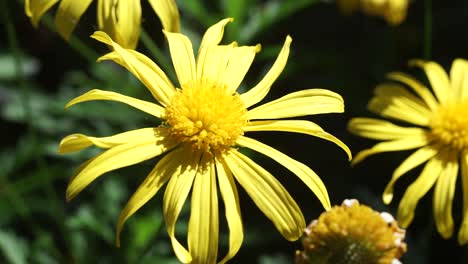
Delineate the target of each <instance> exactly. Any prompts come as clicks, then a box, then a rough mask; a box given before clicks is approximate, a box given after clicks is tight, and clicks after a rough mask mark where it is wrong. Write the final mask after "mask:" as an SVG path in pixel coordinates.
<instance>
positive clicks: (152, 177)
mask: <svg viewBox="0 0 468 264" xmlns="http://www.w3.org/2000/svg"><path fill="white" fill-rule="evenodd" d="M179 153H180V149H176V150H174V151H172V152H170V153H168V154H167V155H166V156H164V157H163V158H162V159H161V160H160V161H158V163H157V164H156V166H154V168H153V170H151V172H150V173H149V174H148V176H147V177H146V178H145V180H144V181H143V183H141V184H140V186H139V187H138V189H137V190H136V192H135V193H134V194H133V195H132V197H131V198H130V200H128V202H127V204H126V205H125V207H124V209H123V210H122V212H121V213H120V216H119V221H118V223H117V230H116V237H115V243H116V245H117V246H118V247H119V246H120V232H121V231H122V228H123V225H124V223H125V221H127V219H128V218H130V216H132V215H133V214H134V213H135V212H136V211H138V209H140V208H141V207H142V206H143V205H145V204H146V202H148V201H149V200H150V199H151V198H153V196H154V195H155V194H156V193H157V192H158V191H159V189H160V188H161V187H162V186H163V185H164V184H165V183H166V182H167V181H168V180H169V179H170V178H171V177H172V176H173V175H175V174H179V173H180V162H179V161H178V160H177V158H178V155H179Z"/></svg>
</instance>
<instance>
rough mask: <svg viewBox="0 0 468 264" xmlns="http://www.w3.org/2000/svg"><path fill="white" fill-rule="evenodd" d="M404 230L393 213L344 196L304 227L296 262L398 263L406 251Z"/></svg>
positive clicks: (336, 263) (311, 263)
mask: <svg viewBox="0 0 468 264" xmlns="http://www.w3.org/2000/svg"><path fill="white" fill-rule="evenodd" d="M404 239H405V230H403V229H401V228H399V227H398V223H397V222H396V221H395V220H394V219H393V216H392V215H391V214H389V213H386V212H382V213H379V212H376V211H374V210H372V208H370V207H368V206H366V205H361V204H359V202H358V201H357V200H354V199H351V200H345V201H344V202H343V203H342V205H341V206H334V207H333V208H332V209H331V210H329V211H327V212H324V213H323V214H321V215H320V217H319V218H318V219H317V220H314V221H312V222H311V223H310V224H309V226H307V228H306V229H305V230H304V236H303V238H302V245H303V247H304V250H303V251H297V252H296V263H297V264H341V263H343V264H344V263H346V264H364V263H369V264H370V263H372V264H397V263H401V262H400V261H399V259H400V258H401V256H402V255H403V254H404V253H405V252H406V243H404Z"/></svg>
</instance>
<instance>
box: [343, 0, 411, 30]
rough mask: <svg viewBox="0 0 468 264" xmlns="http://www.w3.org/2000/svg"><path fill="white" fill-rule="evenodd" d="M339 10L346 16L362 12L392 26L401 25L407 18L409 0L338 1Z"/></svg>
mask: <svg viewBox="0 0 468 264" xmlns="http://www.w3.org/2000/svg"><path fill="white" fill-rule="evenodd" d="M337 4H338V8H340V10H341V11H342V12H343V13H344V14H348V15H349V14H352V13H354V12H355V11H356V10H361V11H362V12H363V13H364V14H366V15H369V16H379V17H382V18H384V19H385V20H386V21H387V23H388V24H390V25H395V26H396V25H399V24H401V23H402V22H403V21H404V20H405V18H406V13H407V10H408V4H409V0H337Z"/></svg>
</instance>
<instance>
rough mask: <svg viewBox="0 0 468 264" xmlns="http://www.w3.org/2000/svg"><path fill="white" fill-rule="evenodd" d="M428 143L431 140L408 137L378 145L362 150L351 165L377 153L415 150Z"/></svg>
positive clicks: (422, 137)
mask: <svg viewBox="0 0 468 264" xmlns="http://www.w3.org/2000/svg"><path fill="white" fill-rule="evenodd" d="M428 143H429V140H428V139H427V138H426V137H425V136H414V137H406V138H402V139H396V140H391V141H385V142H381V143H377V144H375V145H374V146H373V147H372V148H370V149H365V150H362V151H361V152H359V153H358V154H357V155H356V156H354V159H353V160H352V161H351V164H352V165H355V164H357V163H358V162H361V161H362V160H363V159H365V158H367V157H368V156H370V155H374V154H377V153H382V152H389V151H398V150H408V149H414V148H419V147H422V146H425V145H427V144H428Z"/></svg>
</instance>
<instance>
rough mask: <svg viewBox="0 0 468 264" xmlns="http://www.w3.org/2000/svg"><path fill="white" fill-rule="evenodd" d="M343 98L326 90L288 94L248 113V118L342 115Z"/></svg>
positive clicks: (310, 90)
mask: <svg viewBox="0 0 468 264" xmlns="http://www.w3.org/2000/svg"><path fill="white" fill-rule="evenodd" d="M343 111H344V104H343V98H341V96H340V95H339V94H337V93H334V92H332V91H329V90H325V89H309V90H302V91H298V92H294V93H290V94H287V95H285V96H283V97H281V98H279V99H276V100H273V101H271V102H268V103H266V104H263V105H260V106H258V107H256V108H254V109H252V110H249V111H248V113H247V114H248V118H249V119H250V120H253V119H277V118H288V117H297V116H305V115H315V114H325V113H342V112H343Z"/></svg>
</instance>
